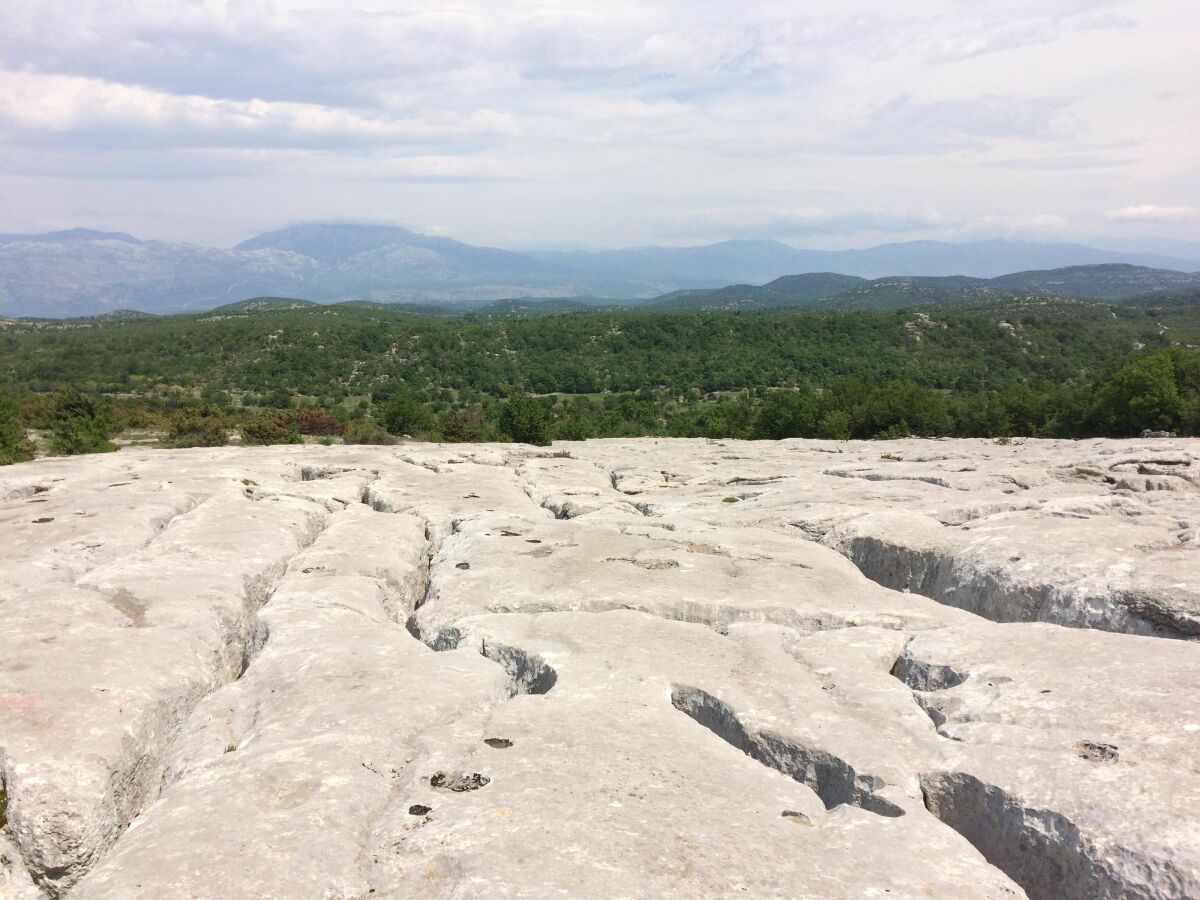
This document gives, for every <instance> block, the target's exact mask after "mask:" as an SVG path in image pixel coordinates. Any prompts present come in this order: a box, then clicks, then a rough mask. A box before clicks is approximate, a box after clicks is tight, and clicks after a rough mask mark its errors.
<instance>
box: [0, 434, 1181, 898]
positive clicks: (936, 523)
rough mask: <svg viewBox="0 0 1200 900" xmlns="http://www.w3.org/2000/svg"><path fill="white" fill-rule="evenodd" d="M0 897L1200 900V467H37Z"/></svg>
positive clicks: (1131, 451)
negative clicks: (1131, 899) (1194, 899)
mask: <svg viewBox="0 0 1200 900" xmlns="http://www.w3.org/2000/svg"><path fill="white" fill-rule="evenodd" d="M0 534H2V535H3V538H4V540H3V542H2V543H0V572H2V578H0V648H2V649H0V896H3V897H14V898H22V900H28V898H44V897H63V896H68V897H71V898H89V900H90V898H111V900H130V898H156V900H157V898H170V897H205V898H209V897H211V898H222V900H227V898H262V897H278V898H285V897H324V898H366V897H375V898H378V897H456V898H467V897H478V898H485V897H486V898H493V897H529V898H535V897H594V898H610V897H687V898H694V897H729V896H753V897H814V898H831V897H864V896H871V897H882V896H888V897H897V898H899V897H914V898H915V897H922V898H925V897H945V898H961V897H972V898H989V897H1005V898H1012V897H1020V896H1025V895H1027V896H1029V897H1033V898H1126V897H1138V898H1187V897H1196V896H1200V690H1198V687H1200V644H1197V642H1196V638H1197V637H1198V636H1200V442H1198V441H1185V440H1146V441H1125V442H1119V441H1090V442H1051V441H1027V442H1024V443H1019V442H1018V443H1012V444H999V443H993V442H990V441H916V440H913V441H897V442H873V443H835V442H821V441H785V442H781V443H767V442H758V443H739V442H715V441H703V440H696V441H684V440H675V441H667V440H658V441H656V440H649V439H646V440H636V441H595V442H588V443H581V444H556V445H555V446H554V447H553V448H552V449H550V450H541V449H535V448H529V447H514V446H498V445H497V446H471V445H463V446H435V445H421V444H407V445H403V446H400V447H388V448H350V447H284V448H261V449H239V448H228V449H213V450H192V451H123V452H121V453H118V454H113V455H109V456H102V457H87V458H76V459H68V460H42V461H38V462H34V463H28V464H22V465H17V466H12V467H9V468H7V469H4V470H3V471H0Z"/></svg>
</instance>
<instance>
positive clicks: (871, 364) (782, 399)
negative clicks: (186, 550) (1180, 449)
mask: <svg viewBox="0 0 1200 900" xmlns="http://www.w3.org/2000/svg"><path fill="white" fill-rule="evenodd" d="M74 391H78V392H81V393H79V394H76V393H73V392H74ZM5 394H8V395H10V396H11V397H13V398H14V399H15V403H14V400H5V399H4V395H5ZM531 395H532V396H531ZM87 398H92V399H87ZM97 403H99V404H100V405H99V406H97V405H96V404H97ZM105 408H108V409H110V410H111V412H108V413H105V412H103V409H105ZM5 410H8V412H7V413H5ZM80 410H85V411H86V413H81V412H80ZM97 410H100V411H99V412H97ZM14 411H15V412H14ZM514 411H515V412H514ZM0 413H4V415H7V416H9V417H10V421H9V423H8V424H7V425H6V426H5V428H6V429H7V430H6V433H8V434H9V435H10V436H11V435H18V436H19V434H20V428H21V426H20V425H19V424H17V423H15V422H13V421H12V420H11V417H12V416H13V415H16V416H17V417H18V419H19V420H20V422H24V423H25V425H26V426H32V427H35V428H50V427H57V428H59V429H60V430H62V431H64V434H65V435H66V436H65V437H61V436H60V439H59V440H60V443H59V445H58V446H61V447H72V446H74V447H78V446H84V447H94V446H101V447H103V446H110V445H108V444H107V441H106V438H105V437H104V435H105V434H108V433H110V430H109V425H108V424H105V423H112V422H124V423H126V424H125V426H121V427H128V426H131V425H132V426H137V427H141V428H152V429H153V428H165V429H167V432H166V433H167V434H168V435H173V436H171V437H169V440H171V441H173V442H175V445H180V443H182V444H183V445H194V442H195V441H197V440H202V441H208V440H218V441H222V440H223V439H224V438H223V437H222V435H223V434H224V433H225V431H224V430H223V429H227V428H233V427H241V428H242V429H243V433H244V434H245V435H247V437H246V439H247V440H255V441H260V442H261V441H269V440H280V439H286V438H287V436H288V435H289V434H292V435H293V436H295V437H296V439H299V437H298V435H296V429H297V428H310V427H311V428H319V430H316V431H306V432H303V433H306V434H321V435H331V434H341V433H342V431H345V433H346V434H347V436H348V437H347V439H349V435H351V434H353V435H356V436H358V438H359V439H363V436H364V435H366V436H370V439H371V440H375V439H376V438H380V439H383V438H387V437H388V435H387V432H391V433H392V434H394V435H395V434H413V435H417V434H420V435H423V436H426V437H431V438H439V439H445V440H481V439H497V438H504V437H511V438H518V439H520V440H526V441H532V442H543V441H546V440H549V439H551V438H553V437H562V438H583V437H601V436H632V435H704V436H708V437H750V436H757V437H790V436H798V437H799V436H803V437H813V436H819V437H835V438H836V437H877V436H892V437H895V436H903V435H907V434H919V435H925V436H935V435H957V436H992V437H1006V436H1011V435H1050V436H1064V437H1081V436H1087V435H1096V434H1100V435H1128V434H1137V433H1139V432H1140V431H1141V430H1142V429H1144V428H1151V429H1166V430H1172V431H1177V432H1179V433H1181V434H1195V433H1197V432H1198V431H1200V291H1196V292H1190V293H1182V294H1179V295H1176V296H1170V297H1154V298H1151V299H1148V300H1143V301H1138V302H1129V303H1123V304H1107V303H1096V302H1087V301H1079V300H1063V299H1059V298H1037V297H1035V298H1026V299H1021V300H1013V299H1001V300H984V301H975V302H971V303H958V304H953V305H947V306H930V307H925V308H922V309H909V310H883V311H870V312H853V311H852V312H826V311H808V312H802V311H801V312H798V311H782V312H781V311H766V312H762V313H760V314H757V315H701V314H651V313H646V312H637V311H628V310H620V311H576V312H567V313H562V314H559V315H545V316H522V315H517V316H507V317H493V316H467V317H435V316H427V315H416V314H412V313H406V312H399V311H396V310H394V309H391V308H387V307H371V306H323V305H312V306H308V305H298V304H293V303H291V302H282V303H274V304H271V303H260V304H248V305H243V306H242V307H241V308H236V307H235V308H227V309H224V310H220V311H213V312H211V313H205V314H200V315H192V316H165V317H98V318H94V319H87V320H71V321H46V320H43V321H16V320H0ZM0 418H3V416H0ZM113 427H116V426H113ZM385 428H386V431H384V429H385ZM289 429H290V430H289ZM0 430H3V429H0ZM81 434H82V435H85V436H88V435H90V436H91V437H89V438H88V440H86V441H82V440H81V439H80V438H79V436H80V435H81ZM62 452H78V451H74V450H65V451H62ZM4 453H5V451H4V450H3V448H0V462H3V461H4ZM13 458H21V457H20V456H19V455H17V454H16V453H15V451H11V450H10V451H8V459H9V461H11V460H12V459H13Z"/></svg>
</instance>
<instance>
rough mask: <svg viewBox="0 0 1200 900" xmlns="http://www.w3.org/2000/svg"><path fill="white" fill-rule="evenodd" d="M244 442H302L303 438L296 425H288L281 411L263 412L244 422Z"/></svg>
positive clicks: (260, 443) (264, 443)
mask: <svg viewBox="0 0 1200 900" xmlns="http://www.w3.org/2000/svg"><path fill="white" fill-rule="evenodd" d="M241 431H242V442H243V443H245V444H259V445H266V444H301V443H303V442H304V441H303V439H302V438H301V437H300V432H299V430H298V429H297V428H296V426H295V425H291V426H289V425H287V424H286V423H285V422H284V420H283V416H281V415H280V414H279V413H277V412H275V413H262V414H261V415H258V416H255V417H254V418H253V419H249V420H247V421H246V422H243V423H242V428H241Z"/></svg>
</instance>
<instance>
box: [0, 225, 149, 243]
mask: <svg viewBox="0 0 1200 900" xmlns="http://www.w3.org/2000/svg"><path fill="white" fill-rule="evenodd" d="M69 241H121V242H123V243H126V244H140V243H141V241H139V240H138V239H137V238H135V237H134V236H133V235H131V234H125V232H123V231H96V230H95V229H92V228H71V229H69V230H68V231H47V232H45V233H43V234H0V244H20V243H30V242H34V243H44V244H62V243H66V242H69Z"/></svg>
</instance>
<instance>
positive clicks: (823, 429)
mask: <svg viewBox="0 0 1200 900" xmlns="http://www.w3.org/2000/svg"><path fill="white" fill-rule="evenodd" d="M815 437H819V438H825V439H826V440H830V441H848V440H850V414H849V413H847V412H846V411H845V410H843V409H834V410H830V411H829V412H827V413H825V415H823V416H821V420H820V421H819V422H817V433H816V435H815Z"/></svg>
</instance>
